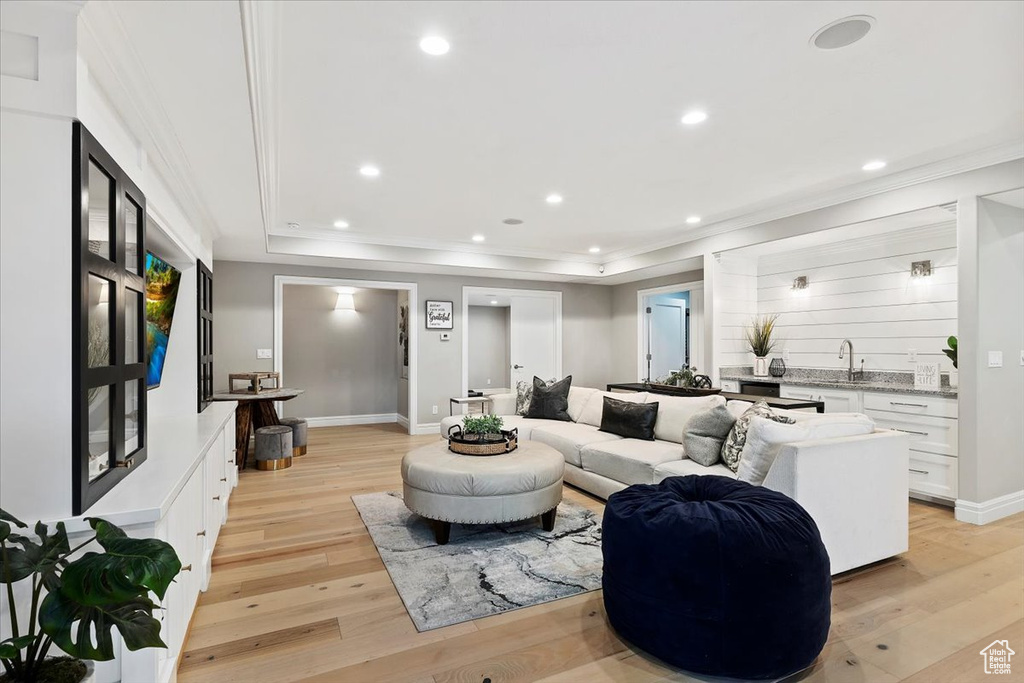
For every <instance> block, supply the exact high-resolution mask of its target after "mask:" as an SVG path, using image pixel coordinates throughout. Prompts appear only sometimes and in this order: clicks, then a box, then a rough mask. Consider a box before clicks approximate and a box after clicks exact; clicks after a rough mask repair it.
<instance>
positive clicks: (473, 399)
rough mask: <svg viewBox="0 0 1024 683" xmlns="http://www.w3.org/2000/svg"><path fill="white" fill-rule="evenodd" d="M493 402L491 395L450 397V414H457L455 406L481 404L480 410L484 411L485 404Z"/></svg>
mask: <svg viewBox="0 0 1024 683" xmlns="http://www.w3.org/2000/svg"><path fill="white" fill-rule="evenodd" d="M491 403H493V401H492V400H491V397H490V396H457V397H455V398H450V399H448V414H449V415H454V414H455V406H460V408H461V406H474V405H478V406H480V412H484V406H485V405H488V404H491Z"/></svg>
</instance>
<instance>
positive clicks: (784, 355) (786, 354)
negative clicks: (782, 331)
mask: <svg viewBox="0 0 1024 683" xmlns="http://www.w3.org/2000/svg"><path fill="white" fill-rule="evenodd" d="M782 360H784V361H786V362H787V363H788V362H789V349H782Z"/></svg>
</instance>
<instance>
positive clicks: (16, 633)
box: [0, 509, 181, 683]
mask: <svg viewBox="0 0 1024 683" xmlns="http://www.w3.org/2000/svg"><path fill="white" fill-rule="evenodd" d="M86 521H88V522H89V526H91V527H92V529H93V531H94V532H95V535H94V536H93V537H92V538H90V539H89V540H87V541H85V542H84V543H82V544H80V545H78V546H76V547H74V548H72V547H70V544H69V542H68V535H67V531H66V530H65V528H64V524H63V523H59V524H57V526H56V532H55V533H53V534H52V535H51V534H50V529H49V528H47V526H46V525H45V524H43V523H42V522H37V523H36V525H35V527H34V529H33V531H34V534H32V535H29V534H24V533H21V532H20V530H21V529H26V528H27V527H26V525H25V523H24V522H22V521H20V520H18V519H17V518H16V517H14V516H13V515H10V514H8V513H6V512H4V511H3V510H2V509H0V583H2V584H3V585H4V588H5V590H6V596H7V606H8V612H9V615H10V621H11V623H10V626H11V634H12V635H11V637H10V638H5V639H4V640H2V641H0V663H2V664H3V668H4V673H3V674H0V683H50V682H58V681H59V682H61V683H79V682H80V681H84V680H86V679H87V678H89V677H91V676H92V667H91V662H92V661H107V660H110V659H113V658H114V641H113V639H112V637H111V635H112V629H113V628H115V627H116V628H117V630H118V632H119V633H120V634H121V638H122V640H123V641H124V644H125V646H127V648H128V649H129V650H141V649H142V648H146V647H167V646H166V645H165V644H164V642H163V641H162V640H161V639H160V622H159V621H157V620H156V619H154V618H153V610H154V609H157V608H158V605H157V604H156V603H155V602H153V600H151V599H150V596H149V594H150V592H152V593H155V594H156V596H157V597H158V598H160V599H161V600H162V599H163V597H164V594H165V593H166V591H167V588H168V586H170V585H171V582H172V581H173V580H174V577H175V576H177V575H178V572H179V571H181V562H180V561H179V560H178V555H177V554H176V553H175V552H174V548H172V547H171V546H170V545H168V544H167V543H165V542H163V541H160V540H157V539H154V538H131V537H129V536H128V535H126V534H125V533H124V532H123V531H121V529H119V528H118V527H116V526H114V525H113V524H111V523H109V522H107V521H104V520H102V519H98V518H95V517H93V518H87V520H86ZM93 541H96V543H98V544H99V545H100V547H101V548H102V549H103V550H104V552H102V553H96V552H92V551H88V552H86V553H84V554H83V555H81V556H80V557H78V558H76V559H73V560H72V559H71V556H72V555H73V554H74V553H76V552H77V551H78V550H80V549H82V548H83V547H85V546H86V545H88V544H90V543H92V542H93ZM21 581H28V582H30V583H31V591H30V593H29V596H30V607H29V611H28V613H27V614H22V615H20V616H22V617H26V616H27V617H28V619H27V621H26V620H23V619H19V614H18V604H17V602H16V601H15V596H14V584H16V583H19V582H21ZM94 639H95V644H94V643H93V640H94ZM53 645H56V646H57V647H58V648H60V649H61V650H63V651H64V653H66V654H67V655H70V656H66V657H65V656H61V657H53V658H50V657H47V655H48V653H49V652H50V648H51V646H53ZM83 660H85V661H83ZM86 661H88V662H89V665H87V664H86Z"/></svg>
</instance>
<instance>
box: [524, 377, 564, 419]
mask: <svg viewBox="0 0 1024 683" xmlns="http://www.w3.org/2000/svg"><path fill="white" fill-rule="evenodd" d="M534 379H537V378H536V377H534ZM555 381H556V380H555V378H554V377H552V378H551V379H549V380H548V381H547V382H545V384H547V385H548V386H551V385H552V384H554V383H555ZM532 396H533V382H526V381H523V380H520V381H519V382H516V415H521V416H522V417H526V413H527V412H529V410H530V398H531V397H532Z"/></svg>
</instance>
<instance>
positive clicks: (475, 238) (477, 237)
mask: <svg viewBox="0 0 1024 683" xmlns="http://www.w3.org/2000/svg"><path fill="white" fill-rule="evenodd" d="M485 239H487V238H486V237H484V236H483V235H473V241H474V242H483V241H484V240H485Z"/></svg>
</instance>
